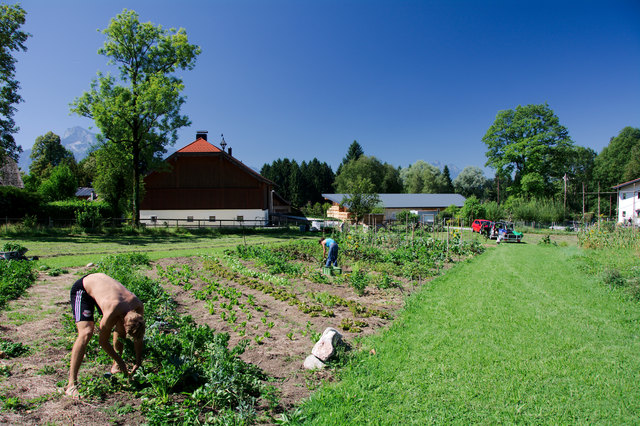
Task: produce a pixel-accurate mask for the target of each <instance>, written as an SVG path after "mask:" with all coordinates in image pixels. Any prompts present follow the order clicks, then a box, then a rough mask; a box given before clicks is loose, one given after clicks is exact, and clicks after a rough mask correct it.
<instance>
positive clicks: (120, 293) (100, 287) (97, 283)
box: [65, 273, 145, 398]
mask: <svg viewBox="0 0 640 426" xmlns="http://www.w3.org/2000/svg"><path fill="white" fill-rule="evenodd" d="M96 306H97V307H98V311H99V312H100V313H101V314H102V320H101V321H100V331H99V342H100V346H101V347H102V348H103V349H104V351H105V352H106V353H107V354H109V356H110V357H111V358H113V366H112V367H111V373H114V374H115V373H118V372H122V373H124V375H125V376H127V375H128V371H127V366H126V364H125V363H124V361H123V360H122V350H123V347H124V346H123V343H122V339H124V338H125V336H126V335H127V334H128V335H129V336H130V337H131V338H132V340H133V347H134V349H135V353H136V363H135V365H134V366H133V368H132V369H131V374H133V373H134V372H135V371H136V370H137V369H138V368H139V367H140V364H141V363H142V349H143V337H144V330H145V325H144V319H143V314H144V306H143V304H142V302H141V301H140V299H138V298H137V297H136V295H135V294H133V293H131V292H130V291H129V290H127V289H126V288H125V287H124V286H123V285H122V284H120V283H119V282H118V281H116V280H114V279H113V278H111V277H110V276H108V275H106V274H102V273H97V274H89V275H86V276H84V277H82V278H80V279H79V280H78V281H76V282H75V283H74V284H73V286H72V287H71V310H72V312H73V318H74V320H75V322H76V327H77V328H78V337H77V338H76V341H75V343H74V344H73V348H72V349H71V366H70V368H69V383H68V385H67V389H66V391H65V393H66V394H67V395H69V396H72V397H74V398H77V397H78V396H79V393H78V389H77V387H76V385H77V382H78V370H79V369H80V365H81V364H82V359H83V358H84V354H85V351H86V349H87V345H88V344H89V340H91V336H92V335H93V328H94V319H93V312H94V308H95V307H96ZM112 330H113V346H112V345H111V343H110V342H109V336H110V334H111V331H112Z"/></svg>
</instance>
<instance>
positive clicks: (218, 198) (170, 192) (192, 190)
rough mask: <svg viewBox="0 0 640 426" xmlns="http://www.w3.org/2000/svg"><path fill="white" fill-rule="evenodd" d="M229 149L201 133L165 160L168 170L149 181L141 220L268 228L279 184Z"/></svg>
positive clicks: (145, 179)
mask: <svg viewBox="0 0 640 426" xmlns="http://www.w3.org/2000/svg"><path fill="white" fill-rule="evenodd" d="M225 145H226V143H225V142H224V139H223V140H222V146H223V148H224V146H225ZM228 151H229V152H225V151H224V150H223V149H220V148H218V147H216V146H215V145H213V144H211V143H209V142H208V141H207V132H198V133H197V134H196V140H195V141H194V142H192V143H191V144H189V145H187V146H185V147H184V148H181V149H179V150H178V151H176V152H175V153H173V154H172V155H170V156H169V157H168V158H167V159H166V160H165V162H166V163H167V165H168V166H169V167H168V170H166V171H155V172H152V173H150V174H148V175H147V176H146V177H145V178H144V188H145V194H144V199H143V200H142V202H141V206H140V218H141V220H142V221H144V222H147V221H151V222H155V221H160V222H161V221H163V220H165V219H171V223H173V220H176V219H177V220H184V221H209V222H219V223H220V224H222V225H225V224H226V225H237V224H238V223H237V222H239V221H243V222H245V223H247V224H250V225H254V224H256V225H266V224H267V223H268V220H269V212H272V211H273V192H272V191H273V187H274V185H275V184H274V183H273V182H272V181H270V180H269V179H266V178H265V177H263V176H261V175H260V174H259V173H257V172H256V171H254V170H252V169H251V168H250V167H247V166H246V165H244V164H243V163H242V162H241V161H239V160H238V159H236V158H234V157H233V156H232V155H231V148H229V150H228ZM256 221H257V222H256Z"/></svg>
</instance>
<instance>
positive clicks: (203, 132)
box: [196, 130, 209, 141]
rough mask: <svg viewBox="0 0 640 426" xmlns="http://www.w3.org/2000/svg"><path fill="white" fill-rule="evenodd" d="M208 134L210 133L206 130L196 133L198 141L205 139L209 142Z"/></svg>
mask: <svg viewBox="0 0 640 426" xmlns="http://www.w3.org/2000/svg"><path fill="white" fill-rule="evenodd" d="M207 133H209V132H208V131H206V130H198V131H196V140H198V139H200V138H202V139H204V140H205V141H206V140H207Z"/></svg>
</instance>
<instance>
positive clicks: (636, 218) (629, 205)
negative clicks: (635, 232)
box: [618, 183, 640, 225]
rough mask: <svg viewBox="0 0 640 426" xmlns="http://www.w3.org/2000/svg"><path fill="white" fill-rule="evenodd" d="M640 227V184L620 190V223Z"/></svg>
mask: <svg viewBox="0 0 640 426" xmlns="http://www.w3.org/2000/svg"><path fill="white" fill-rule="evenodd" d="M629 219H631V221H632V222H633V223H634V224H635V225H640V183H634V184H632V185H627V186H623V187H621V188H619V189H618V223H629Z"/></svg>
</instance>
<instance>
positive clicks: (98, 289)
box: [83, 273, 144, 325]
mask: <svg viewBox="0 0 640 426" xmlns="http://www.w3.org/2000/svg"><path fill="white" fill-rule="evenodd" d="M83 283H84V288H85V290H86V292H87V294H89V296H91V297H92V298H93V299H94V300H95V301H96V304H97V305H98V306H99V307H100V310H101V311H102V315H103V318H102V321H101V323H100V325H102V322H103V321H104V320H105V318H108V317H111V316H112V315H113V316H117V317H122V316H124V315H125V314H126V313H127V312H129V311H135V312H138V313H139V314H141V315H142V313H143V309H144V308H143V305H142V302H141V301H140V299H138V298H137V297H136V295H135V294H133V293H131V292H130V291H129V290H127V289H126V288H125V286H123V285H122V284H120V283H119V282H118V281H116V280H114V279H113V278H111V277H110V276H108V275H106V274H103V273H96V274H90V275H87V276H86V277H84V280H83Z"/></svg>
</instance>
